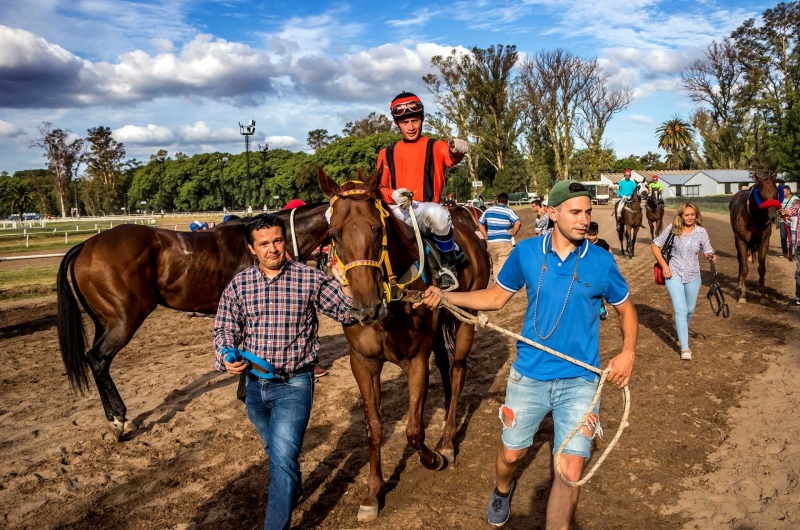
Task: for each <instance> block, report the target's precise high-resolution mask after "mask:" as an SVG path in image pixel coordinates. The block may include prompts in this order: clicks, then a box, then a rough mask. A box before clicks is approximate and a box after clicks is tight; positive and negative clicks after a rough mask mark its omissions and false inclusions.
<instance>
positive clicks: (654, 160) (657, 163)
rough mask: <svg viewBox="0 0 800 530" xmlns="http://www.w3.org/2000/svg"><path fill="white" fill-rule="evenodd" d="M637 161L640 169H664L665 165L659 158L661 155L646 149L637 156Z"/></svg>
mask: <svg viewBox="0 0 800 530" xmlns="http://www.w3.org/2000/svg"><path fill="white" fill-rule="evenodd" d="M639 163H640V164H641V165H642V166H643V168H642V169H666V167H667V166H666V165H664V162H663V161H662V160H661V155H659V154H658V153H654V152H652V151H648V152H646V153H645V154H643V155H642V156H640V157H639Z"/></svg>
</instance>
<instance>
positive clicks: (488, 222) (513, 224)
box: [478, 192, 522, 279]
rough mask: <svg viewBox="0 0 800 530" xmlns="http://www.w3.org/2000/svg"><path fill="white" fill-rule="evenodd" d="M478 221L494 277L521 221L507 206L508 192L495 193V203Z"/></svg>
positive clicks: (511, 246) (506, 256)
mask: <svg viewBox="0 0 800 530" xmlns="http://www.w3.org/2000/svg"><path fill="white" fill-rule="evenodd" d="M478 223H479V225H480V230H481V232H482V233H483V235H484V237H485V238H486V242H487V249H488V250H489V255H490V256H491V257H492V270H493V272H494V278H495V279H496V278H497V275H498V274H500V269H502V268H503V264H504V263H505V262H506V260H507V259H508V256H509V254H511V250H512V249H513V248H514V246H513V242H512V238H513V237H514V236H515V235H517V232H519V229H520V227H521V226H522V222H521V221H520V220H519V216H518V215H517V214H516V213H514V210H512V209H511V208H509V207H508V194H507V193H505V192H503V193H500V194H498V195H497V198H496V199H495V205H494V206H490V207H489V208H488V209H487V210H486V211H485V212H483V215H481V218H480V219H479V220H478Z"/></svg>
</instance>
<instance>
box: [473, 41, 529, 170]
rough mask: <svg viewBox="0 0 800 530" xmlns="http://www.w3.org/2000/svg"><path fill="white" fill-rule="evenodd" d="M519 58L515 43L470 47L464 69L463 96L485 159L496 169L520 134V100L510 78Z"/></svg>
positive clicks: (498, 168)
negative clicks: (470, 113)
mask: <svg viewBox="0 0 800 530" xmlns="http://www.w3.org/2000/svg"><path fill="white" fill-rule="evenodd" d="M518 57H519V54H518V53H517V47H516V46H514V45H508V46H504V45H502V44H498V45H497V47H496V48H495V47H494V46H489V47H488V48H486V49H481V48H473V49H472V59H471V61H470V63H469V65H470V68H469V69H468V70H467V71H466V79H465V81H466V89H467V90H466V97H467V100H468V102H469V105H470V107H471V108H472V111H473V113H474V116H475V122H474V123H475V125H474V127H473V129H474V132H475V135H476V136H479V137H480V139H481V147H482V148H483V150H484V151H485V152H486V153H487V155H489V156H490V157H489V158H488V159H487V160H488V162H489V163H490V164H491V165H492V166H493V167H494V168H495V169H496V170H498V171H500V170H501V169H503V167H504V165H505V158H506V157H507V156H508V155H509V153H510V152H511V151H512V150H513V149H514V142H516V141H517V138H518V137H519V134H520V123H521V122H520V111H519V102H518V100H517V98H516V97H515V92H514V86H513V83H512V79H511V75H512V73H513V69H514V65H515V64H516V63H517V58H518Z"/></svg>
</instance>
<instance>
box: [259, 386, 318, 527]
mask: <svg viewBox="0 0 800 530" xmlns="http://www.w3.org/2000/svg"><path fill="white" fill-rule="evenodd" d="M313 398H314V374H313V372H307V373H304V374H300V375H298V376H297V377H293V378H292V379H289V380H288V381H284V380H282V379H269V380H267V379H259V378H257V377H255V376H254V375H251V374H248V375H247V397H246V398H245V405H246V406H247V415H248V416H249V418H250V421H251V422H252V423H253V425H255V428H256V431H258V435H259V436H260V437H261V440H262V441H263V442H264V451H266V453H267V455H269V474H270V484H269V500H268V501H267V513H266V517H265V519H264V530H288V528H289V526H290V525H291V522H292V510H293V509H294V505H295V502H297V500H298V499H299V498H300V493H301V491H302V488H301V478H300V461H299V458H300V450H301V449H302V448H303V437H304V436H305V434H306V428H307V427H308V420H309V418H310V417H311V403H312V402H313Z"/></svg>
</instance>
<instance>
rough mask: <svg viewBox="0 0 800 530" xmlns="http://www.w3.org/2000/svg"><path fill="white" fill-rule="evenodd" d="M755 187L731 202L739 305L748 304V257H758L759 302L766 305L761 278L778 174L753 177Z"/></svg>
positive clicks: (776, 202) (774, 213)
mask: <svg viewBox="0 0 800 530" xmlns="http://www.w3.org/2000/svg"><path fill="white" fill-rule="evenodd" d="M752 175H753V178H754V179H755V181H756V185H755V186H752V187H751V188H750V189H747V190H742V191H740V192H738V193H736V195H734V196H733V198H732V199H731V202H730V211H731V214H730V215H731V228H733V238H734V242H735V243H736V257H737V258H738V259H739V303H740V304H742V303H745V302H746V301H747V299H746V295H747V284H746V281H747V273H748V272H749V268H748V266H747V253H748V252H750V253H751V254H752V255H753V256H754V257H755V255H756V253H758V286H759V291H760V293H761V299H760V302H761V303H762V304H764V303H766V302H767V298H766V295H765V294H764V275H765V274H766V272H767V250H769V238H770V236H771V235H772V225H773V223H774V222H775V218H776V217H777V209H778V208H780V200H779V192H778V185H777V184H776V183H775V180H776V179H777V177H778V173H777V172H775V173H773V174H772V175H771V176H768V177H761V176H759V175H758V174H755V173H753V174H752Z"/></svg>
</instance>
